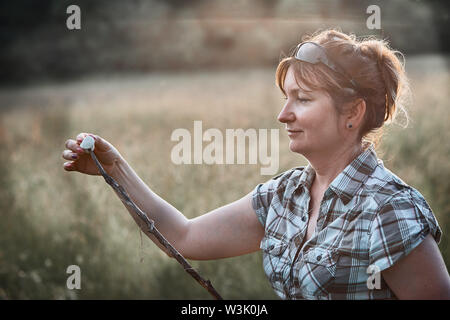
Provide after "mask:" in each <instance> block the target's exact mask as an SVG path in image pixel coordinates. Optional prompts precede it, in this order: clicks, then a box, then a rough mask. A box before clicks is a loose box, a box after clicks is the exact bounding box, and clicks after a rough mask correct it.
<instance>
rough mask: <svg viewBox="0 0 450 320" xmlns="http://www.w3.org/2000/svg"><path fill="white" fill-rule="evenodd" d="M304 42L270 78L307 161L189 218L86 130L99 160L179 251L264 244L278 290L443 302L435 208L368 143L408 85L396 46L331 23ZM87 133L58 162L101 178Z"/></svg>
mask: <svg viewBox="0 0 450 320" xmlns="http://www.w3.org/2000/svg"><path fill="white" fill-rule="evenodd" d="M303 40H304V41H302V42H301V43H300V44H299V45H297V46H296V48H295V50H293V51H292V53H291V54H290V55H289V56H288V57H285V58H283V59H282V60H281V61H280V63H279V65H278V67H277V70H276V76H275V77H276V83H277V85H278V87H279V88H280V89H281V91H282V93H283V94H284V96H285V98H286V101H285V103H284V105H283V106H282V109H281V111H280V113H279V115H278V121H280V122H281V123H283V124H285V128H286V133H287V135H288V136H289V139H290V140H289V141H290V142H289V148H290V150H291V151H292V152H295V153H298V154H300V155H303V156H304V157H305V158H306V159H307V160H308V165H307V166H302V167H295V168H292V169H290V170H287V171H285V172H283V173H281V174H278V175H277V176H276V177H274V178H272V179H269V180H268V181H266V182H264V183H260V184H258V185H257V186H256V187H255V188H254V189H253V190H252V191H251V192H249V193H248V194H247V195H245V196H243V197H242V198H241V199H239V200H237V201H235V202H232V203H230V204H227V205H225V206H222V207H220V208H217V209H215V210H213V211H211V212H209V213H207V214H204V215H201V216H198V217H196V218H194V219H187V218H186V217H185V216H184V215H183V214H182V213H181V212H180V211H178V210H177V209H176V208H174V207H173V206H172V205H170V204H169V203H167V202H166V201H165V200H164V199H162V198H160V197H159V196H158V195H157V194H155V193H154V192H153V191H152V190H151V189H150V188H149V187H148V186H147V185H146V184H145V183H144V182H143V181H142V180H141V179H140V178H139V176H138V175H137V174H136V172H135V171H134V170H133V169H132V168H131V166H130V165H129V164H128V163H127V162H126V160H125V159H124V158H123V156H122V155H121V154H120V152H119V151H118V150H117V149H116V148H115V147H114V146H113V145H112V144H111V143H109V142H108V141H106V140H105V139H104V138H102V137H100V136H98V135H95V134H91V135H92V136H93V137H94V139H95V151H94V152H95V154H96V156H97V158H98V160H99V161H100V162H101V164H102V165H103V167H104V169H105V170H106V171H107V173H108V174H109V175H110V176H112V177H113V178H114V179H115V180H116V181H117V182H118V183H119V184H120V185H122V186H123V187H124V188H125V189H126V190H127V192H128V194H129V195H130V197H131V198H132V199H133V201H134V202H135V203H136V205H138V206H139V207H140V208H141V209H142V211H144V212H146V213H147V214H149V217H150V218H151V219H152V220H154V221H155V225H156V226H157V228H158V229H159V230H160V232H161V233H162V234H163V235H164V236H165V237H166V238H167V240H169V241H170V242H171V243H172V244H173V245H174V247H175V248H177V250H178V251H179V252H180V253H181V254H182V255H183V256H184V257H186V258H188V259H196V260H208V259H218V258H226V257H233V256H238V255H242V254H247V253H251V252H255V251H258V250H263V267H264V271H265V273H266V275H267V277H268V279H269V281H270V283H271V285H272V287H273V289H274V290H275V292H276V293H277V295H278V296H279V297H280V298H283V299H450V278H449V274H448V271H447V269H446V266H445V264H444V261H443V258H442V256H441V253H440V251H439V248H438V246H437V244H438V243H439V241H440V238H441V229H440V227H439V225H438V222H437V220H436V218H435V216H434V214H433V212H432V210H431V208H430V207H429V205H428V204H427V202H426V201H425V199H424V197H423V196H422V195H421V194H420V192H419V191H418V190H416V189H415V188H413V187H412V186H409V185H408V184H406V183H405V182H404V181H402V180H401V179H400V178H399V177H397V176H396V175H395V174H394V173H392V172H391V171H390V170H389V169H387V168H386V167H385V166H384V164H383V161H382V160H380V159H379V158H378V157H377V154H376V152H375V145H376V142H377V139H378V138H379V133H380V131H381V129H382V128H383V126H384V124H385V123H386V122H390V121H393V120H394V119H395V115H396V114H397V112H398V110H402V109H403V106H402V101H403V100H404V98H405V97H406V95H407V93H408V82H407V77H406V74H405V70H404V66H403V64H402V62H401V61H400V60H399V58H398V56H397V52H396V51H394V50H392V49H391V48H389V46H388V45H387V43H386V42H384V41H383V40H379V39H376V38H367V39H361V40H359V39H357V38H356V37H355V36H354V35H348V34H345V33H343V32H340V31H337V30H325V31H321V32H317V33H315V34H313V35H312V36H308V37H306V38H304V39H303ZM377 134H378V136H377ZM87 135H88V133H80V134H79V135H78V136H77V137H76V138H75V139H69V140H67V141H66V148H67V149H66V150H64V151H63V158H64V159H66V160H68V161H67V162H65V163H64V169H65V170H67V171H77V172H81V173H85V174H90V175H98V174H99V172H98V169H97V167H96V165H95V164H94V162H93V160H92V159H91V157H90V156H89V155H88V154H86V153H85V152H84V150H83V149H81V148H80V143H81V142H82V141H83V139H84V137H86V136H87ZM377 137H378V138H377ZM130 214H131V215H132V216H133V218H134V219H135V221H136V222H137V223H138V224H139V225H140V227H141V228H143V226H142V225H141V222H140V220H139V219H138V218H137V217H136V215H135V213H134V212H132V211H130ZM143 230H144V228H143ZM144 232H145V231H144ZM149 237H150V238H152V236H151V235H149ZM152 240H153V241H154V242H155V243H156V244H157V245H158V246H159V247H160V248H161V249H164V248H163V247H161V245H160V244H159V243H158V242H157V241H155V239H153V238H152Z"/></svg>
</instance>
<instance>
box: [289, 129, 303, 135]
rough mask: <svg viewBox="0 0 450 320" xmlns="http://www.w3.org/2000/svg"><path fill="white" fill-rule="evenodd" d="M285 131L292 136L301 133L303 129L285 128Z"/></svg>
mask: <svg viewBox="0 0 450 320" xmlns="http://www.w3.org/2000/svg"><path fill="white" fill-rule="evenodd" d="M287 132H288V136H294V135H297V134H299V133H302V132H303V131H302V130H287Z"/></svg>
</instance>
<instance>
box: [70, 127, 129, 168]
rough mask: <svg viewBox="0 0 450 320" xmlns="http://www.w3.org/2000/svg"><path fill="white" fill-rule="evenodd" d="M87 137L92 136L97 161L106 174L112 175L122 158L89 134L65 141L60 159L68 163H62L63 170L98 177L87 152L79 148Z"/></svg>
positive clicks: (115, 150)
mask: <svg viewBox="0 0 450 320" xmlns="http://www.w3.org/2000/svg"><path fill="white" fill-rule="evenodd" d="M87 135H90V136H92V137H93V138H94V140H95V147H94V153H95V155H96V156H97V159H98V161H100V163H101V164H102V166H103V168H104V169H105V171H106V173H108V174H109V175H113V173H114V170H115V169H116V167H117V161H118V160H119V159H121V157H122V156H121V155H120V153H119V151H117V149H116V148H114V146H113V145H112V144H110V143H109V142H108V141H106V140H105V139H103V138H101V137H100V136H97V135H94V134H91V133H80V134H79V135H78V136H77V137H76V139H75V140H73V139H69V140H67V141H66V144H65V146H66V148H67V149H66V150H64V151H63V153H62V157H63V158H64V159H66V160H70V161H67V162H65V163H64V170H66V171H78V172H81V173H85V174H90V175H100V172H99V170H98V168H97V166H96V165H95V163H94V160H92V158H91V156H90V154H89V151H86V150H84V149H83V148H81V147H80V144H81V142H82V141H83V139H84V138H85V137H86V136H87Z"/></svg>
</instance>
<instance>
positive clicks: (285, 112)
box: [278, 103, 295, 123]
mask: <svg viewBox="0 0 450 320" xmlns="http://www.w3.org/2000/svg"><path fill="white" fill-rule="evenodd" d="M294 120H295V114H294V113H293V112H291V111H290V108H289V104H288V103H286V104H285V105H284V107H283V109H281V112H280V114H279V115H278V121H280V122H282V123H287V122H292V121H294Z"/></svg>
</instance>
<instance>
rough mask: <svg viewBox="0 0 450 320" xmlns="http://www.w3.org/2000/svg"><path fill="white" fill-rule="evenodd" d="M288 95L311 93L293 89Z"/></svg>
mask: <svg viewBox="0 0 450 320" xmlns="http://www.w3.org/2000/svg"><path fill="white" fill-rule="evenodd" d="M287 93H288V94H289V93H290V94H297V95H298V94H299V93H303V94H308V93H309V92H307V91H303V90H301V89H299V88H295V89H291V90H289V91H287Z"/></svg>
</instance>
